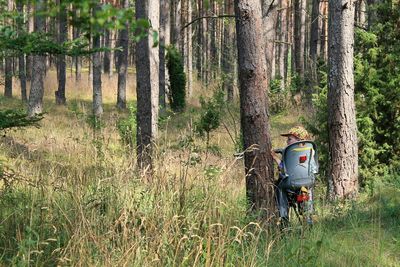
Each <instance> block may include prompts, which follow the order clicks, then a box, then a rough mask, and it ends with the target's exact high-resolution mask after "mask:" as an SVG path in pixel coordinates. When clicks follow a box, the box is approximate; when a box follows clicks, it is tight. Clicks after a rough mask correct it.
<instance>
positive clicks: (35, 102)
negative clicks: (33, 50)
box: [28, 0, 46, 116]
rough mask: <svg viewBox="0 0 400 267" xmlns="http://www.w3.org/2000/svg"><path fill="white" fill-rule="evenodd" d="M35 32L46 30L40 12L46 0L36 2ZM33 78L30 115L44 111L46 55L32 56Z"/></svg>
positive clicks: (30, 94)
mask: <svg viewBox="0 0 400 267" xmlns="http://www.w3.org/2000/svg"><path fill="white" fill-rule="evenodd" d="M35 7H36V8H35V11H36V12H35V13H36V14H35V23H34V24H35V26H34V31H35V32H44V31H45V26H46V25H45V18H44V17H43V16H42V15H40V14H39V15H38V13H40V12H42V11H44V10H45V8H46V6H45V2H44V0H37V1H36V3H35ZM32 65H33V66H34V68H32V80H31V90H30V93H29V103H28V116H34V115H35V114H39V113H42V112H43V94H44V88H43V79H44V73H45V70H46V57H45V56H41V55H34V56H33V57H32Z"/></svg>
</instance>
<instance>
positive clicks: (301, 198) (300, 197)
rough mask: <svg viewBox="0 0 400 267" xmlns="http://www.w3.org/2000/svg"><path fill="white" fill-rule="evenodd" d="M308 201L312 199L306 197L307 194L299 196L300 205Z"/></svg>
mask: <svg viewBox="0 0 400 267" xmlns="http://www.w3.org/2000/svg"><path fill="white" fill-rule="evenodd" d="M308 200H310V197H309V196H308V195H306V194H300V195H297V202H298V203H302V202H304V201H308Z"/></svg>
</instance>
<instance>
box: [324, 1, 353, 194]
mask: <svg viewBox="0 0 400 267" xmlns="http://www.w3.org/2000/svg"><path fill="white" fill-rule="evenodd" d="M328 42H329V57H328V58H329V83H328V114H329V116H328V128H329V155H330V160H329V169H330V171H329V183H328V184H329V185H331V186H330V188H328V189H329V190H328V192H329V193H330V197H331V198H334V199H344V198H352V197H354V196H355V195H356V194H357V192H358V147H357V125H356V116H355V104H354V79H353V53H354V51H353V50H354V1H351V0H329V41H328Z"/></svg>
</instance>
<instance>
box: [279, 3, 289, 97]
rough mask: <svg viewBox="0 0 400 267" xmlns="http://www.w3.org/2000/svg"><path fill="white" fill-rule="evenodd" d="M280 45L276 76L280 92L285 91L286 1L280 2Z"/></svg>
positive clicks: (286, 47)
mask: <svg viewBox="0 0 400 267" xmlns="http://www.w3.org/2000/svg"><path fill="white" fill-rule="evenodd" d="M280 3H281V5H280V16H279V17H280V35H279V36H280V41H281V42H280V43H279V56H278V75H279V78H280V79H281V85H280V87H281V90H284V89H285V84H286V83H285V81H286V79H285V78H286V67H287V57H286V54H287V52H288V44H287V43H288V30H289V29H288V21H287V20H288V18H287V13H288V8H289V7H288V2H287V0H282V1H280Z"/></svg>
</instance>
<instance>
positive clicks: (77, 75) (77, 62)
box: [72, 10, 82, 82]
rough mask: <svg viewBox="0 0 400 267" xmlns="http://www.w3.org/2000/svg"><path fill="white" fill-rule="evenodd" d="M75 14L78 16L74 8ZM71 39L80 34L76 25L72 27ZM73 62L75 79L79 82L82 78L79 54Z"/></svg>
mask: <svg viewBox="0 0 400 267" xmlns="http://www.w3.org/2000/svg"><path fill="white" fill-rule="evenodd" d="M74 12H75V16H76V17H79V11H78V10H74ZM72 32H73V34H72V35H73V39H77V38H79V35H80V29H79V27H77V26H74V27H73V31H72ZM74 63H75V81H77V82H79V81H80V80H81V78H82V76H81V72H82V70H81V69H82V58H81V57H79V56H76V57H74Z"/></svg>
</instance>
